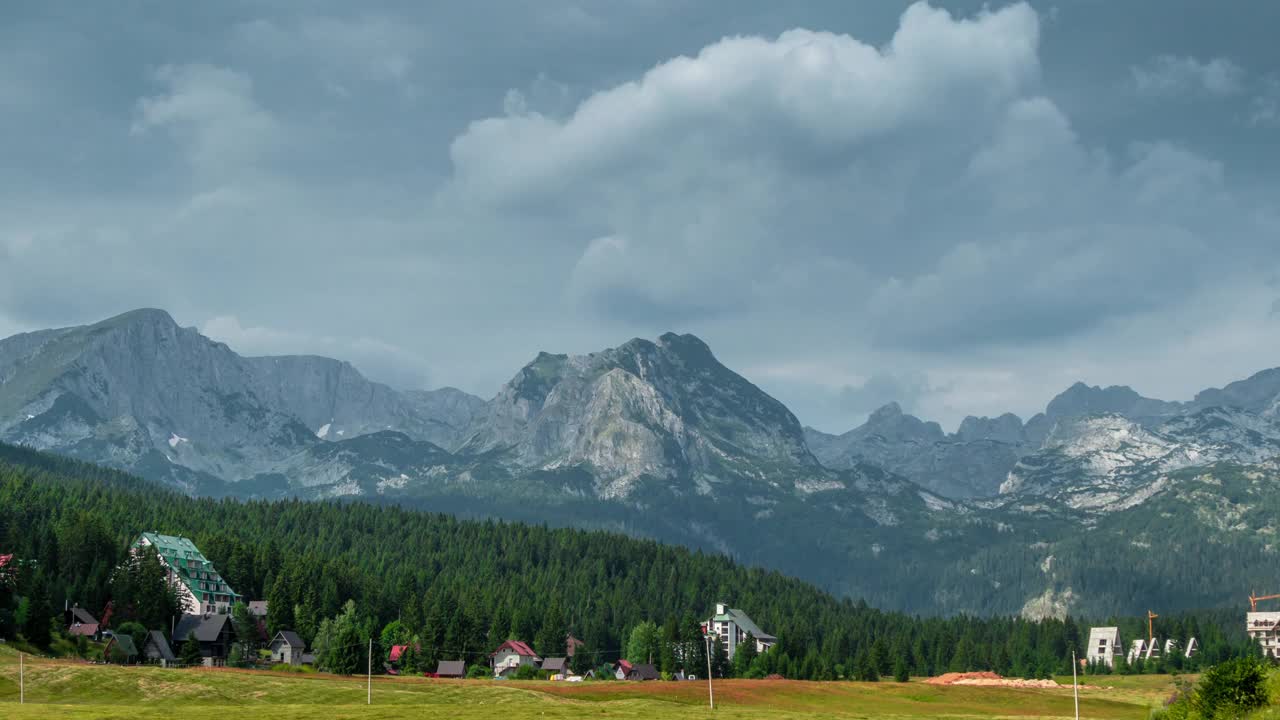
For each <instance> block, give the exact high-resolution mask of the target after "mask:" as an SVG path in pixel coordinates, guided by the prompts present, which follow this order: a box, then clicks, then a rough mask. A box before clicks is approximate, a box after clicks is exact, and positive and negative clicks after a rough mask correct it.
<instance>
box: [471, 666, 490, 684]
mask: <svg viewBox="0 0 1280 720" xmlns="http://www.w3.org/2000/svg"><path fill="white" fill-rule="evenodd" d="M492 675H493V671H492V670H490V669H489V668H488V667H486V666H484V665H472V666H471V669H470V670H468V671H467V679H468V680H483V679H485V678H487V677H490V676H492Z"/></svg>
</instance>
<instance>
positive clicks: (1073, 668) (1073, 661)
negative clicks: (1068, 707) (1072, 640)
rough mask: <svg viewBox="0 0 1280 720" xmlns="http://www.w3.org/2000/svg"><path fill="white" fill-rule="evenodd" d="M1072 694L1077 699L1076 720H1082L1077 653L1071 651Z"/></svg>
mask: <svg viewBox="0 0 1280 720" xmlns="http://www.w3.org/2000/svg"><path fill="white" fill-rule="evenodd" d="M1071 693H1072V694H1073V695H1074V696H1075V699H1076V720H1080V683H1079V681H1077V680H1076V651H1075V650H1072V651H1071Z"/></svg>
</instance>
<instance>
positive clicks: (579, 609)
mask: <svg viewBox="0 0 1280 720" xmlns="http://www.w3.org/2000/svg"><path fill="white" fill-rule="evenodd" d="M143 530H156V531H159V532H163V533H169V534H178V535H184V536H187V537H190V538H192V539H194V540H195V542H196V544H197V545H198V546H199V547H200V548H201V550H203V551H204V553H205V554H206V555H207V556H208V557H209V558H210V559H211V560H212V561H213V563H214V564H215V566H216V567H217V568H218V569H219V570H220V571H221V572H222V574H223V576H224V577H225V578H226V579H227V580H228V582H230V584H231V585H232V587H234V588H235V589H236V590H237V591H239V592H240V593H242V594H244V595H245V596H246V597H248V598H250V599H257V598H265V599H267V600H269V601H270V608H271V611H270V615H269V617H268V621H269V623H270V625H271V626H272V629H273V630H274V629H279V628H292V629H296V630H298V631H299V632H300V634H302V635H303V637H304V638H306V639H308V640H312V639H314V638H315V636H316V635H317V634H318V633H320V631H321V630H320V626H321V624H322V622H323V621H324V620H325V619H326V618H335V617H337V616H339V615H341V614H343V611H344V606H346V605H347V603H348V601H353V602H354V614H353V613H351V612H348V613H347V614H346V617H345V619H344V620H342V621H341V622H338V621H333V622H331V623H330V625H331V627H338V626H339V625H342V626H343V627H344V628H346V630H345V631H346V632H349V633H355V634H357V635H358V636H359V637H360V638H365V637H368V636H370V635H372V636H374V637H375V638H379V637H381V636H382V635H383V630H384V629H385V628H386V626H387V625H388V624H392V627H393V628H395V631H394V633H392V635H394V636H396V637H400V638H407V637H415V636H416V637H417V638H418V641H419V642H420V644H421V646H422V653H421V658H420V659H421V660H422V661H423V662H424V663H434V661H435V660H436V659H438V658H454V657H463V658H466V659H468V660H472V661H478V660H480V659H482V658H483V657H484V656H485V655H487V653H488V652H489V651H490V650H492V649H493V648H494V647H495V646H496V645H497V644H498V643H500V642H501V641H502V640H504V639H508V638H519V639H523V640H526V641H531V642H532V643H533V644H534V645H535V648H536V649H538V650H539V651H540V652H542V653H544V654H560V653H561V652H562V648H563V647H564V645H563V643H564V638H565V636H566V635H567V634H568V633H570V632H572V633H573V634H575V635H576V636H577V637H579V638H581V639H582V640H584V641H585V643H586V647H585V650H586V652H587V653H588V654H589V657H591V658H593V659H594V660H595V661H598V662H605V661H610V660H613V659H616V658H618V657H619V656H621V655H623V654H625V653H626V652H627V650H628V645H629V644H630V645H631V646H632V649H633V650H634V645H635V643H634V641H635V640H636V638H637V637H641V638H643V636H644V635H645V633H646V632H649V633H651V634H652V635H653V638H652V641H651V642H652V645H651V647H652V648H653V649H654V650H655V651H656V652H657V655H655V657H654V660H655V661H656V662H659V663H660V664H662V665H664V666H667V667H665V668H664V669H671V670H674V669H678V667H679V666H683V665H685V664H689V665H699V666H700V665H702V663H705V656H704V655H702V654H701V653H702V647H703V645H702V643H701V636H700V635H699V634H698V629H697V622H698V619H699V618H704V617H706V616H707V615H708V614H709V613H710V612H711V609H712V607H713V605H714V603H715V602H716V601H725V602H728V603H730V604H732V605H733V606H734V607H740V608H742V609H744V610H745V611H746V612H747V613H748V614H750V615H751V616H752V617H753V618H754V619H755V620H756V621H757V623H758V624H760V626H761V627H763V628H764V629H766V630H768V631H770V632H772V633H774V634H776V635H777V636H778V637H779V638H780V644H779V646H778V647H777V648H776V649H775V650H773V651H771V652H770V653H767V654H766V655H765V656H762V657H761V658H760V659H759V660H757V661H756V663H755V667H754V668H747V667H743V668H739V669H738V671H739V672H743V673H747V672H756V673H764V672H780V673H782V674H784V675H787V676H791V677H811V678H834V677H838V676H850V675H861V676H869V675H872V674H879V673H889V672H895V671H909V672H911V673H913V674H931V673H936V672H942V671H947V670H967V669H988V668H991V669H995V670H997V671H998V672H1002V673H1007V674H1016V675H1042V674H1046V673H1049V672H1060V671H1064V670H1065V669H1066V668H1067V667H1068V666H1067V658H1069V656H1070V651H1071V650H1072V649H1073V648H1080V647H1082V640H1083V639H1084V636H1085V635H1087V632H1088V629H1087V626H1085V625H1084V624H1083V623H1078V622H1075V621H1072V620H1070V619H1068V620H1066V621H1059V620H1049V621H1043V622H1031V621H1027V620H1022V619H1008V618H991V619H976V618H971V617H955V618H949V619H942V618H934V619H916V618H911V617H908V616H905V615H902V614H897V613H886V612H881V611H878V610H875V609H871V608H868V607H867V606H866V605H865V604H862V603H858V602H855V601H853V600H849V599H843V600H840V599H836V598H835V597H833V596H831V595H829V594H827V593H825V592H822V591H820V590H818V589H817V588H815V587H813V586H811V585H808V584H806V583H804V582H801V581H798V580H795V579H791V578H787V577H784V576H782V575H780V574H778V573H775V572H765V571H761V570H757V569H751V568H745V567H741V566H738V565H735V564H734V563H733V562H731V561H730V560H728V559H727V558H724V557H721V556H715V555H707V554H703V553H699V552H693V551H689V550H685V549H680V548H674V547H669V546H664V545H661V544H658V543H655V542H649V541H642V540H636V539H631V538H627V537H622V536H618V535H613V534H608V533H602V532H586V531H579V530H566V529H548V528H544V527H534V526H528V525H521V524H512V523H500V522H492V521H491V522H473V521H462V520H458V519H455V518H451V517H448V516H444V515H438V514H428V513H422V512H415V511H410V510H405V509H401V508H397V507H391V506H376V505H369V504H364V503H337V502H303V501H271V502H267V501H258V502H241V501H232V500H211V499H195V498H190V497H187V496H185V495H181V494H178V493H174V492H170V491H167V490H164V489H161V488H158V487H157V486H154V485H152V484H150V483H148V482H146V481H143V480H139V479H136V478H133V477H130V476H127V475H124V474H122V473H117V472H114V471H109V470H104V469H101V468H98V467H94V466H91V465H85V464H81V463H79V462H75V461H71V460H65V459H60V458H56V457H52V456H48V455H43V454H39V453H34V452H31V451H27V450H23V449H18V448H13V447H10V446H0V554H8V553H13V554H14V556H15V558H17V560H18V561H20V562H21V571H20V573H19V578H18V582H17V586H16V587H15V588H12V589H10V590H5V591H0V592H4V593H5V596H4V597H0V632H2V633H4V634H5V635H8V636H12V635H14V634H16V633H18V632H23V633H24V635H26V636H27V637H28V639H30V637H31V635H32V633H31V630H32V627H31V624H32V623H33V622H35V623H39V622H40V621H41V618H44V622H45V623H46V629H47V624H48V618H50V617H52V616H53V615H54V614H55V613H54V610H58V611H60V610H61V608H62V604H63V601H64V598H65V599H67V600H70V601H72V602H79V603H80V604H81V605H84V606H86V607H88V608H89V609H91V610H92V611H94V612H98V611H100V610H101V609H102V607H103V606H104V605H105V603H106V602H107V601H108V600H109V599H110V598H111V594H112V592H113V591H114V590H116V589H118V588H119V587H120V586H121V583H120V582H118V581H117V582H112V577H113V571H114V569H115V568H116V566H117V565H118V564H120V563H121V562H122V560H123V559H124V557H125V554H126V549H127V547H128V545H129V543H130V542H131V541H132V540H133V539H134V538H135V537H136V536H137V534H138V533H139V532H141V531H143ZM18 598H24V600H22V601H20V600H18ZM117 605H121V603H120V602H119V598H117ZM131 614H134V615H137V614H138V613H137V612H136V608H133V607H132V606H131V605H130V606H123V607H117V617H118V618H120V619H121V620H123V619H128V618H129V617H130V616H131ZM140 619H141V618H140ZM397 620H398V621H399V624H398V625H397V624H394V623H393V621H397ZM1129 622H1130V625H1131V626H1134V627H1136V621H1129ZM1160 622H1161V624H1162V626H1161V627H1159V628H1158V630H1159V632H1160V633H1161V634H1163V635H1166V636H1172V637H1185V636H1186V635H1189V634H1194V635H1197V636H1198V637H1199V638H1200V639H1201V641H1202V643H1203V647H1204V650H1205V652H1204V653H1203V655H1202V657H1203V659H1204V660H1207V661H1212V660H1216V659H1218V658H1221V657H1224V656H1227V655H1230V654H1237V653H1241V652H1244V648H1245V642H1244V639H1243V637H1242V633H1234V632H1232V631H1231V630H1226V631H1224V630H1222V629H1221V628H1232V627H1234V626H1236V625H1239V622H1238V616H1237V614H1234V613H1222V614H1218V615H1216V616H1210V615H1201V616H1199V617H1180V618H1171V619H1162V620H1161V621H1160ZM343 623H345V624H343ZM648 623H653V625H649V624H648ZM637 627H640V628H641V631H640V632H639V633H636V632H635V629H636V628H637ZM34 630H35V634H39V632H40V631H39V628H35V629H34ZM1135 632H1136V630H1135ZM1133 636H1134V635H1133V633H1130V635H1129V637H1133ZM388 637H391V635H389V636H388ZM895 666H900V667H895ZM722 670H723V672H726V673H727V672H732V670H731V669H729V668H723V669H722Z"/></svg>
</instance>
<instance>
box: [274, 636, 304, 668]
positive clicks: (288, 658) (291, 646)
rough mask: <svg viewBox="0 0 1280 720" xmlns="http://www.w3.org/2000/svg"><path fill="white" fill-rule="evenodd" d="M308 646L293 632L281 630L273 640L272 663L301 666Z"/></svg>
mask: <svg viewBox="0 0 1280 720" xmlns="http://www.w3.org/2000/svg"><path fill="white" fill-rule="evenodd" d="M306 649H307V644H306V643H304V642H303V641H302V638H300V637H298V633H296V632H294V631H292V630H281V631H280V632H278V633H276V636H275V637H274V638H272V639H271V662H276V663H284V664H286V665H301V664H302V663H303V658H302V654H303V652H304V651H306Z"/></svg>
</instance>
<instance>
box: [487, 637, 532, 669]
mask: <svg viewBox="0 0 1280 720" xmlns="http://www.w3.org/2000/svg"><path fill="white" fill-rule="evenodd" d="M489 661H490V663H491V665H492V666H493V674H494V675H505V674H507V673H509V672H512V671H514V670H515V669H516V668H518V667H520V666H521V665H533V666H534V667H537V666H538V664H539V663H541V662H542V658H540V657H538V653H536V652H534V651H533V648H531V647H529V646H528V645H527V644H525V643H523V642H521V641H519V640H508V641H506V642H504V643H502V644H501V645H499V646H498V649H497V650H494V651H493V652H492V653H490V654H489Z"/></svg>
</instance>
